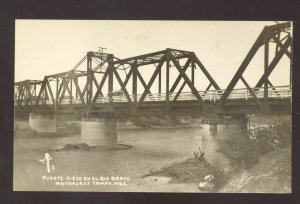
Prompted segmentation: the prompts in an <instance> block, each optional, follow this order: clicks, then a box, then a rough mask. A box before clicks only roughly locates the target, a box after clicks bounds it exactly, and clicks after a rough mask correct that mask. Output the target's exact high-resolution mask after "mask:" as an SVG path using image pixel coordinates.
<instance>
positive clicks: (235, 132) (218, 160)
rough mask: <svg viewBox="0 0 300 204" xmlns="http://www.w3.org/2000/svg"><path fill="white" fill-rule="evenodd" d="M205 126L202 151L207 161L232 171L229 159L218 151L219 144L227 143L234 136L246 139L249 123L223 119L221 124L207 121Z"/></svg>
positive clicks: (240, 120)
mask: <svg viewBox="0 0 300 204" xmlns="http://www.w3.org/2000/svg"><path fill="white" fill-rule="evenodd" d="M206 122H207V123H206V124H203V125H202V127H203V136H202V151H203V152H204V153H205V158H206V160H207V161H208V162H209V163H210V164H212V165H215V166H218V167H220V168H222V169H224V171H225V172H228V171H230V170H231V169H232V167H231V165H230V163H229V159H228V158H227V157H225V156H224V155H223V154H221V153H220V152H219V151H218V148H219V142H220V141H222V140H223V141H224V140H225V141H226V140H228V139H230V138H232V137H234V136H239V137H245V136H246V135H245V134H247V121H246V120H245V119H244V118H243V119H239V120H236V119H235V120H232V119H226V120H224V119H222V121H220V122H219V123H218V122H216V121H213V122H212V123H209V121H206Z"/></svg>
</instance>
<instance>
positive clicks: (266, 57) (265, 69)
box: [264, 42, 269, 107]
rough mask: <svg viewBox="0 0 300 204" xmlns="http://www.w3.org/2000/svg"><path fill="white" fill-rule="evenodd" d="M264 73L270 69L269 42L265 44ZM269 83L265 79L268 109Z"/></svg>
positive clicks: (265, 99) (265, 95)
mask: <svg viewBox="0 0 300 204" xmlns="http://www.w3.org/2000/svg"><path fill="white" fill-rule="evenodd" d="M264 64H265V67H264V72H266V71H267V69H268V68H269V42H266V43H265V59H264ZM268 82H269V79H268V78H265V80H264V104H265V106H266V107H268Z"/></svg>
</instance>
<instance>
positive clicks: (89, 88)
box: [86, 52, 93, 105]
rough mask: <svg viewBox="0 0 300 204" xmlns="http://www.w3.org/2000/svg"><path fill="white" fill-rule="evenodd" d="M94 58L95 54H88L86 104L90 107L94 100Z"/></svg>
mask: <svg viewBox="0 0 300 204" xmlns="http://www.w3.org/2000/svg"><path fill="white" fill-rule="evenodd" d="M92 57H93V52H88V53H87V81H86V84H87V90H86V104H87V105H90V104H91V100H92V94H93V93H92V92H93V90H92V88H93V81H92V76H91V75H92V74H93V73H92Z"/></svg>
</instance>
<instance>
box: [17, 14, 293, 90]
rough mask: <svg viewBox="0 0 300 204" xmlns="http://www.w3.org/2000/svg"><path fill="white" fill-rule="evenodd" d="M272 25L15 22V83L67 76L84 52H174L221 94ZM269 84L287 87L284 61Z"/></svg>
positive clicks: (251, 72) (257, 63)
mask: <svg viewBox="0 0 300 204" xmlns="http://www.w3.org/2000/svg"><path fill="white" fill-rule="evenodd" d="M273 24H275V22H272V21H247V22H243V21H113V20H16V34H15V81H22V80H25V79H35V80H42V79H43V77H44V76H45V75H50V74H55V73H59V72H64V71H68V70H70V69H72V68H73V67H74V66H75V65H76V64H77V62H78V61H79V60H80V59H82V57H83V56H84V55H85V54H86V53H87V52H88V51H97V50H98V47H105V48H107V50H106V51H107V52H109V53H113V54H114V55H115V56H116V57H118V58H127V57H132V56H136V55H141V54H146V53H151V52H155V51H159V50H164V49H166V48H174V49H181V50H187V51H193V52H195V54H196V55H197V57H198V58H199V59H200V61H201V62H202V63H203V64H204V66H205V67H206V68H207V70H208V72H209V73H210V74H211V76H212V77H213V78H214V79H215V81H216V82H217V83H218V85H219V86H220V87H221V88H226V87H227V85H228V84H229V82H230V80H231V79H232V77H233V76H234V74H235V72H236V71H237V70H238V68H239V66H240V64H241V63H242V61H243V60H244V58H245V56H246V55H247V53H248V51H249V50H250V48H251V46H252V45H253V43H254V42H255V40H256V38H257V37H258V35H259V34H260V32H261V31H262V29H263V28H264V26H266V25H273ZM262 51H263V48H261V49H260V51H259V52H258V53H257V55H256V56H255V58H254V59H253V60H252V62H251V63H250V66H249V67H248V68H247V70H246V72H245V73H244V78H245V79H246V80H247V81H248V83H249V84H250V86H254V85H255V84H256V82H257V81H258V79H259V78H260V76H261V74H262V72H263V69H264V67H263V55H262ZM272 52H273V51H272ZM271 59H272V58H270V61H271ZM271 81H272V83H273V84H274V85H288V84H289V60H288V58H287V57H286V56H284V58H283V59H282V60H281V62H280V63H279V64H278V67H277V68H276V69H275V70H274V73H272V75H271ZM238 86H241V85H240V84H239V85H238ZM242 87H243V86H242Z"/></svg>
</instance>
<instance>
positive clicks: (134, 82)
mask: <svg viewBox="0 0 300 204" xmlns="http://www.w3.org/2000/svg"><path fill="white" fill-rule="evenodd" d="M131 69H132V71H133V72H132V95H133V97H134V100H133V101H134V103H136V102H137V64H136V61H135V63H134V64H133V65H132V66H131Z"/></svg>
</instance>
